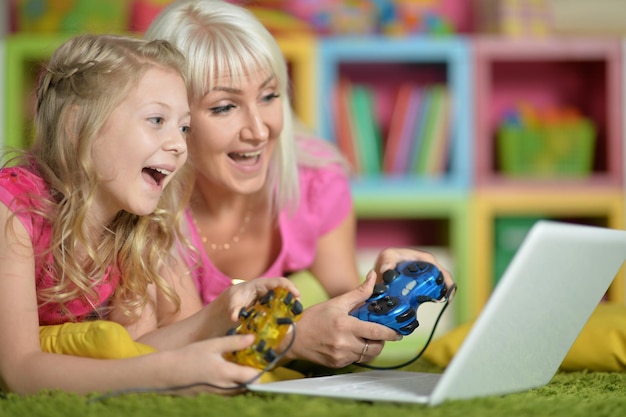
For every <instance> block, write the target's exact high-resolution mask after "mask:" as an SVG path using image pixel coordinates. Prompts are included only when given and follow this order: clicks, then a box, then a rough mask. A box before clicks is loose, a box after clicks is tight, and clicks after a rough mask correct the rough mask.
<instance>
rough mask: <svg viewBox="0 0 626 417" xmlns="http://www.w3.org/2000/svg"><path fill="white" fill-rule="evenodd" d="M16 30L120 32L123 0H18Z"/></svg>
mask: <svg viewBox="0 0 626 417" xmlns="http://www.w3.org/2000/svg"><path fill="white" fill-rule="evenodd" d="M16 9H17V10H16V14H17V28H16V29H17V30H18V31H20V32H35V33H78V32H85V31H89V32H121V31H126V30H127V29H128V3H127V1H126V0H17V7H16Z"/></svg>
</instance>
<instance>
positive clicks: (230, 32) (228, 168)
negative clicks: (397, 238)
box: [146, 0, 453, 367]
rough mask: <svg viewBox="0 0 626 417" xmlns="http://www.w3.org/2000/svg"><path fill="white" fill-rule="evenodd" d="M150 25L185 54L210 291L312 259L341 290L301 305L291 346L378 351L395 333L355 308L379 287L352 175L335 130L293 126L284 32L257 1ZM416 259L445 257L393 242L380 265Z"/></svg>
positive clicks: (310, 352)
mask: <svg viewBox="0 0 626 417" xmlns="http://www.w3.org/2000/svg"><path fill="white" fill-rule="evenodd" d="M146 37H147V38H149V39H165V40H168V41H170V42H172V43H174V44H175V45H176V46H177V47H178V48H179V49H180V50H181V51H182V52H183V53H184V54H185V55H186V56H187V59H188V61H187V63H188V64H187V68H186V74H187V76H188V78H189V82H190V86H191V92H190V103H191V104H190V108H191V133H190V141H189V153H190V162H191V166H192V167H193V169H194V172H195V189H194V191H193V195H192V198H191V200H190V205H189V208H188V210H187V212H186V215H185V218H184V221H185V227H186V228H187V229H188V230H189V235H190V237H191V240H192V242H193V244H194V245H195V246H196V247H197V248H198V251H199V252H200V262H201V265H200V267H199V268H195V267H193V265H192V268H193V273H194V280H195V283H196V286H197V290H198V292H199V293H200V295H201V297H202V301H203V303H205V304H207V303H208V304H209V305H210V303H212V302H214V301H213V300H214V299H215V297H216V296H217V295H218V294H220V293H221V292H222V291H224V290H225V289H227V288H229V286H230V285H231V282H232V280H233V279H235V278H236V279H244V280H251V282H253V281H256V279H255V278H258V277H267V276H287V275H288V274H290V273H293V272H297V271H302V270H308V271H310V272H311V273H312V274H313V275H314V276H315V277H316V278H317V280H318V281H319V283H320V285H321V287H322V288H323V289H324V290H325V291H326V293H327V294H328V296H330V297H334V298H332V299H331V300H329V301H327V302H324V303H321V304H318V305H315V306H312V307H310V308H307V309H306V310H305V311H304V313H303V316H302V318H301V319H300V321H299V322H298V337H297V339H296V342H295V344H294V346H293V349H292V350H291V351H290V352H289V354H288V355H289V357H290V358H292V359H306V360H308V361H313V362H317V363H320V364H323V365H326V366H331V367H342V366H345V365H348V364H350V363H353V362H360V361H368V360H371V359H372V358H374V357H375V356H376V355H378V354H379V353H380V352H381V350H382V348H383V344H384V341H388V340H397V338H398V336H397V334H396V333H395V331H393V330H390V329H388V328H386V327H384V326H381V325H378V324H373V323H367V322H362V321H360V320H358V319H355V318H354V317H351V316H349V315H348V312H349V311H350V310H351V309H352V308H354V307H355V306H356V305H359V304H361V303H362V302H363V301H364V300H365V299H367V298H368V297H369V296H370V295H371V291H370V292H367V289H363V288H358V289H357V290H355V288H356V287H357V286H358V285H359V281H360V277H359V272H358V268H357V263H356V249H355V242H356V217H355V213H354V210H353V206H352V199H351V195H350V183H349V178H348V175H347V173H346V171H345V170H344V169H343V166H342V163H341V158H340V157H339V155H338V153H337V152H336V150H335V149H334V148H331V147H330V146H329V145H328V143H327V142H325V141H322V140H318V139H312V138H310V137H305V136H303V135H298V134H296V133H295V131H294V130H295V129H294V127H293V126H292V124H293V123H292V118H293V116H292V111H291V107H290V103H289V90H288V88H289V87H288V86H289V78H288V72H287V65H286V63H285V60H284V57H283V55H282V52H281V50H280V48H279V46H278V44H277V42H276V40H275V39H274V38H273V37H272V35H271V34H270V33H269V32H268V31H267V29H266V28H265V27H263V25H262V24H261V23H260V22H259V21H258V20H257V19H256V18H255V17H254V15H253V14H252V13H250V12H249V11H247V10H246V9H245V8H243V7H240V6H236V5H234V4H230V3H228V2H226V1H221V0H179V1H175V2H173V3H172V4H171V5H169V6H168V7H167V8H166V9H165V10H164V11H162V12H161V14H160V15H159V16H157V18H156V19H155V21H154V22H153V23H152V25H151V26H150V28H149V29H148V31H147V32H146ZM411 259H419V260H425V261H430V262H433V263H437V260H436V259H434V257H433V256H432V255H431V254H428V253H425V252H420V251H415V250H409V249H389V250H386V251H383V252H382V253H381V254H380V256H379V258H378V261H377V265H376V268H375V270H376V272H377V273H378V275H379V276H380V275H382V272H383V271H385V270H387V269H391V268H392V267H393V266H395V264H396V263H397V262H398V261H400V260H411ZM438 266H439V267H440V269H442V270H443V272H444V276H445V280H446V284H447V286H448V288H451V287H452V285H453V281H452V278H451V277H450V274H449V273H448V272H447V271H446V270H445V269H444V268H442V267H441V265H438ZM181 294H184V292H182V291H181ZM189 296H190V297H191V298H192V299H194V298H197V294H193V293H192V294H190V295H189ZM183 304H184V308H185V309H187V308H190V306H192V305H193V302H185V303H183ZM191 311H193V310H191ZM184 315H185V314H184V311H183V314H181V316H184Z"/></svg>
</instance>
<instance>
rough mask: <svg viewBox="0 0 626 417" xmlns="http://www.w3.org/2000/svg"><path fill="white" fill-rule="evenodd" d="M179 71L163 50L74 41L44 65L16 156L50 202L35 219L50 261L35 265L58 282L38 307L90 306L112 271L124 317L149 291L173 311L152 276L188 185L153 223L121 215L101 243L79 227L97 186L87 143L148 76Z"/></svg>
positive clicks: (162, 285) (121, 41)
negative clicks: (48, 231) (40, 222)
mask: <svg viewBox="0 0 626 417" xmlns="http://www.w3.org/2000/svg"><path fill="white" fill-rule="evenodd" d="M184 62H185V59H184V56H183V55H182V54H181V53H180V52H179V51H178V50H177V49H176V48H175V47H174V46H172V45H171V44H170V43H168V42H166V41H151V42H149V41H146V40H142V39H136V38H131V37H125V36H115V35H82V36H78V37H75V38H72V39H70V40H69V41H67V42H65V43H64V44H63V45H61V46H60V47H59V48H58V49H57V50H56V51H55V53H54V54H53V56H52V57H51V59H50V60H49V62H48V63H47V65H46V66H45V69H44V71H43V73H42V74H41V77H40V79H39V83H38V86H37V90H36V94H37V96H36V117H35V139H34V143H33V146H32V147H31V149H30V151H29V152H27V153H26V154H25V155H24V156H25V157H26V158H28V163H30V164H34V165H33V167H34V170H35V171H36V172H37V173H38V174H39V175H41V177H42V178H43V179H44V181H45V183H46V184H47V185H48V187H49V189H50V190H51V194H52V199H51V200H50V201H46V202H44V203H45V205H44V206H43V207H44V209H43V210H41V211H40V213H39V214H41V215H43V216H45V218H46V219H47V220H48V221H49V222H50V224H51V225H52V236H51V242H50V249H49V252H48V253H45V254H41V256H44V257H45V258H47V257H48V256H50V254H51V255H52V258H53V263H52V265H51V267H52V268H53V269H54V270H53V272H52V274H53V276H54V277H58V281H57V283H56V285H55V286H53V287H51V288H48V289H45V290H43V291H40V292H38V296H39V302H40V303H50V302H54V303H60V304H61V305H63V304H64V303H67V302H68V301H70V300H72V299H75V298H77V297H83V296H84V297H85V298H86V299H87V301H88V302H92V301H91V300H97V297H96V293H95V291H94V289H93V288H94V287H95V285H96V284H98V283H99V282H100V281H101V280H102V277H103V276H105V274H106V272H107V270H108V269H109V268H112V270H111V271H112V272H113V273H115V272H116V271H118V272H119V275H120V277H121V278H120V280H121V281H120V284H119V286H118V289H117V290H116V294H115V297H117V300H118V301H120V303H119V304H120V305H121V306H122V311H123V312H124V313H125V314H126V315H128V316H129V317H131V318H134V317H137V314H138V313H139V311H140V310H141V309H142V308H143V307H144V306H145V305H146V303H147V302H148V299H149V298H148V285H149V284H155V285H156V286H157V288H158V289H159V290H160V291H162V292H163V293H164V294H165V295H166V296H167V297H168V298H169V299H170V301H172V302H174V303H175V305H176V306H179V304H180V302H179V299H178V298H177V296H176V295H175V293H174V292H173V291H172V290H171V288H170V287H169V286H168V284H167V282H166V281H165V280H164V279H163V278H162V277H161V275H160V270H161V268H162V267H163V266H164V265H166V263H167V262H169V260H168V258H171V257H170V254H171V253H172V251H173V250H174V245H175V243H176V242H177V239H179V238H182V237H181V234H180V231H179V230H178V226H177V225H178V224H179V219H180V217H181V215H182V211H183V209H184V207H185V204H186V202H187V199H188V197H189V195H190V192H191V190H190V187H189V184H190V181H188V180H187V181H186V180H185V178H183V175H181V174H177V175H176V176H175V177H174V179H172V181H171V182H170V183H169V184H168V186H167V187H166V188H165V190H164V192H163V194H162V196H161V199H160V201H159V203H158V206H157V208H156V210H155V211H154V212H153V213H152V214H150V215H148V216H138V215H135V214H131V213H129V212H125V211H121V212H120V213H118V215H117V216H116V217H115V219H114V220H113V221H112V223H111V224H109V225H108V226H107V228H106V229H105V230H103V231H102V234H101V235H98V236H92V235H89V234H88V233H86V230H87V228H86V226H87V224H86V222H87V220H86V219H87V213H88V212H89V211H90V210H91V209H92V205H93V200H94V193H95V190H96V186H97V185H98V182H99V179H98V176H97V174H96V172H95V170H94V164H93V161H94V158H96V157H97V155H94V154H93V153H92V145H93V142H94V138H95V137H96V136H97V135H98V132H99V131H100V129H101V128H102V127H103V125H104V124H105V122H106V121H107V119H108V118H109V116H110V115H111V113H112V111H113V109H114V108H115V107H116V106H117V105H118V104H119V103H120V102H121V101H123V100H124V99H125V98H126V97H127V95H128V94H129V93H130V91H131V89H133V88H134V86H136V85H137V83H138V81H139V80H140V79H141V77H142V76H143V75H144V74H145V73H146V72H147V71H148V70H150V69H153V68H164V69H171V70H173V71H176V72H178V73H179V74H181V76H183V78H184V72H183V68H184ZM45 258H44V259H45ZM92 304H93V303H92Z"/></svg>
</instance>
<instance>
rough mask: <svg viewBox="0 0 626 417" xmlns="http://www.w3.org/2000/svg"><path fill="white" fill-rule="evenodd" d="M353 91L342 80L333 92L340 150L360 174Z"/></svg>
mask: <svg viewBox="0 0 626 417" xmlns="http://www.w3.org/2000/svg"><path fill="white" fill-rule="evenodd" d="M351 89H352V86H351V85H350V82H349V81H348V80H345V79H341V80H339V82H338V84H337V87H336V88H335V90H334V91H333V103H334V110H335V112H334V114H335V136H336V140H337V146H338V147H339V150H340V151H341V152H342V153H343V155H344V156H345V158H346V160H347V161H348V163H349V164H350V166H351V168H352V170H353V172H355V173H358V172H360V171H361V163H360V161H359V157H358V155H357V150H356V143H355V132H354V126H353V123H352V114H351V113H352V112H351V110H350V106H351V104H350V95H351Z"/></svg>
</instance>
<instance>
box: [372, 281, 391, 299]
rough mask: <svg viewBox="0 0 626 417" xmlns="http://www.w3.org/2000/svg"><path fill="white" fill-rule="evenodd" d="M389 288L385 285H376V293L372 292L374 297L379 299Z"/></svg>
mask: <svg viewBox="0 0 626 417" xmlns="http://www.w3.org/2000/svg"><path fill="white" fill-rule="evenodd" d="M387 288H388V287H387V286H386V285H385V284H376V285H374V291H372V297H378V296H379V295H382V294H384V293H386V292H387Z"/></svg>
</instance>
